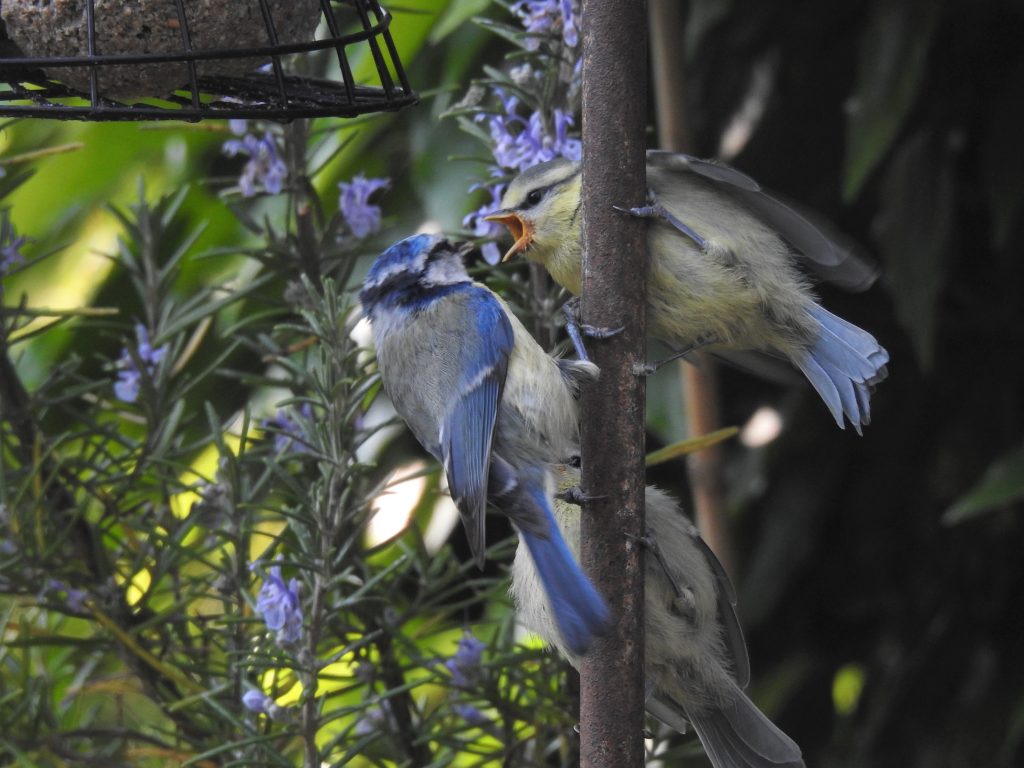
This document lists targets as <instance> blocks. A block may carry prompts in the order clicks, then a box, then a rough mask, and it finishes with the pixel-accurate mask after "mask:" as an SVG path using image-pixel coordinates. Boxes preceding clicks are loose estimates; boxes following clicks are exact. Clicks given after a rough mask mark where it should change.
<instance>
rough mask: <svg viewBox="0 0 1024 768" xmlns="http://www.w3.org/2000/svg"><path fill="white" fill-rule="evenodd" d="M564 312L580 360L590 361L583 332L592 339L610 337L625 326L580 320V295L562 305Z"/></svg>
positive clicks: (566, 326) (567, 329) (567, 327)
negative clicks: (589, 323)
mask: <svg viewBox="0 0 1024 768" xmlns="http://www.w3.org/2000/svg"><path fill="white" fill-rule="evenodd" d="M562 314H564V315H565V330H566V331H567V332H568V333H569V339H570V341H572V346H573V349H575V350H576V357H577V358H579V359H580V360H584V361H586V362H590V357H589V356H588V355H587V349H586V347H585V346H584V344H583V334H586V335H587V336H589V337H590V338H592V339H610V338H611V337H612V336H615V335H616V334H619V333H622V332H623V331H624V330H625V326H619V327H618V328H599V327H597V326H595V325H587V324H586V323H581V322H580V300H579V298H578V297H575V296H574V297H573V298H571V299H569V300H568V301H567V302H565V304H563V305H562Z"/></svg>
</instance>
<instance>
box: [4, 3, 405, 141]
mask: <svg viewBox="0 0 1024 768" xmlns="http://www.w3.org/2000/svg"><path fill="white" fill-rule="evenodd" d="M0 19H2V28H0V115H7V116H13V117H45V118H51V119H60V120H185V121H189V122H197V121H199V120H203V119H206V118H263V119H269V120H278V121H288V120H292V119H294V118H297V117H320V116H334V117H353V116H355V115H360V114H365V113H367V112H379V111H385V110H388V111H394V110H397V109H400V108H401V107H404V106H407V105H409V104H414V103H416V101H417V100H418V97H417V96H416V94H415V93H414V92H413V90H412V88H411V86H410V85H409V80H408V78H407V76H406V74H405V71H404V69H403V68H402V63H401V61H399V58H398V52H397V50H396V48H395V43H394V40H393V39H392V37H391V31H390V24H391V16H390V14H388V13H387V12H386V11H385V10H384V9H383V8H381V6H380V5H379V3H378V2H377V0H0ZM365 71H373V73H374V74H373V75H372V76H371V79H370V81H369V82H357V77H358V76H359V75H360V73H362V72H365ZM360 79H365V78H362V77H360Z"/></svg>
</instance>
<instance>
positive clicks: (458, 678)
mask: <svg viewBox="0 0 1024 768" xmlns="http://www.w3.org/2000/svg"><path fill="white" fill-rule="evenodd" d="M486 647H487V645H486V644H485V643H484V642H483V641H482V640H477V639H476V637H475V636H474V635H473V633H472V632H466V633H465V634H464V635H463V636H462V637H461V638H460V639H459V647H458V648H457V649H456V651H455V655H454V656H452V657H451V658H450V659H448V661H446V662H445V663H444V666H445V669H447V670H448V671H449V672H450V673H451V675H452V683H453V684H454V685H455V686H457V687H459V688H467V687H469V686H470V685H471V684H472V682H473V681H474V680H475V679H476V678H477V676H478V675H479V672H480V658H481V656H483V652H484V648H486Z"/></svg>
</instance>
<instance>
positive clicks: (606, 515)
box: [580, 0, 647, 768]
mask: <svg viewBox="0 0 1024 768" xmlns="http://www.w3.org/2000/svg"><path fill="white" fill-rule="evenodd" d="M582 16H583V18H582V21H583V24H582V29H583V199H582V223H583V291H582V312H583V322H584V323H586V324H587V325H591V326H597V327H603V328H619V327H622V328H623V329H624V330H623V331H622V332H621V333H619V334H617V335H614V336H612V337H611V338H609V339H604V340H592V341H591V343H590V350H591V357H592V358H593V360H594V361H595V362H596V363H597V364H598V365H599V366H600V368H601V377H600V379H599V381H598V382H597V383H596V384H595V385H594V386H592V387H588V388H587V390H586V391H585V392H584V394H583V401H582V403H581V411H582V414H583V419H582V440H583V448H582V453H583V481H582V482H583V490H584V492H585V493H587V494H589V495H592V496H594V497H596V498H594V499H593V500H591V501H588V502H587V503H586V505H585V507H584V514H583V543H582V550H583V563H584V565H585V566H586V568H587V571H588V573H589V574H590V575H591V577H592V578H593V579H594V582H595V584H596V585H597V588H598V589H600V590H601V592H602V594H604V596H605V597H606V598H607V600H608V603H609V606H610V608H611V610H612V613H613V615H614V617H615V623H614V627H613V629H612V631H611V632H610V633H609V635H608V636H607V637H604V638H600V639H599V640H598V641H597V642H596V643H595V644H594V647H593V649H592V650H591V652H589V653H588V654H587V655H586V657H585V658H584V660H583V664H582V665H581V668H580V686H581V689H580V755H581V765H582V766H583V768H642V766H643V764H644V742H643V722H644V720H643V717H644V673H643V664H644V630H643V607H644V584H643V559H644V558H643V548H642V545H639V544H638V543H637V540H636V537H639V536H642V535H643V533H644V509H643V503H644V434H645V431H644V393H645V386H644V380H643V378H641V377H639V376H637V375H635V374H634V372H633V366H634V365H635V364H637V363H643V362H644V361H645V359H646V330H645V325H646V307H647V302H646V290H645V284H644V283H645V276H646V269H645V265H646V256H645V250H646V249H645V222H644V221H643V220H640V219H633V218H631V217H629V216H626V215H624V214H622V213H620V212H618V211H616V210H615V209H614V208H613V207H612V206H614V205H618V206H625V207H632V206H637V205H643V203H644V201H645V198H646V174H645V159H644V151H645V149H646V147H645V136H644V134H645V128H646V116H647V103H646V102H647V99H646V95H647V94H646V92H647V6H646V3H645V2H643V1H642V0H640V1H638V0H583V12H582Z"/></svg>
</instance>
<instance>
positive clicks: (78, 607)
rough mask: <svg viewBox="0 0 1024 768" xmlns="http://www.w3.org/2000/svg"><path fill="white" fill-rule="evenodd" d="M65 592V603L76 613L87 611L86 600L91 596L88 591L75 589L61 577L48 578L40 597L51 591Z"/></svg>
mask: <svg viewBox="0 0 1024 768" xmlns="http://www.w3.org/2000/svg"><path fill="white" fill-rule="evenodd" d="M60 592H63V593H64V604H65V605H66V606H67V607H68V608H69V609H70V610H72V611H74V612H75V613H84V612H85V601H86V599H87V598H88V597H89V595H88V593H87V592H85V591H84V590H81V589H75V588H74V587H69V586H68V585H67V584H65V583H64V582H63V581H60V580H59V579H48V580H47V582H46V583H45V584H44V585H43V589H42V592H41V593H40V597H43V596H45V595H47V594H50V593H60Z"/></svg>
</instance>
